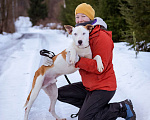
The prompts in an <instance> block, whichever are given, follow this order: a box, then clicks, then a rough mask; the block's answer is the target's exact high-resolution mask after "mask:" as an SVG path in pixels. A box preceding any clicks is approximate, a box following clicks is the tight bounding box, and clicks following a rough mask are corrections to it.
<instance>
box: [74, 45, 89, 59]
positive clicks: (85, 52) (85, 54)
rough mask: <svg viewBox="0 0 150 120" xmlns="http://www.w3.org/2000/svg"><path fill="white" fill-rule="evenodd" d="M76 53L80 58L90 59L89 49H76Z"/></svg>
mask: <svg viewBox="0 0 150 120" xmlns="http://www.w3.org/2000/svg"><path fill="white" fill-rule="evenodd" d="M76 52H77V54H78V55H79V56H80V57H85V58H89V59H92V52H91V49H90V47H88V48H85V49H77V50H76Z"/></svg>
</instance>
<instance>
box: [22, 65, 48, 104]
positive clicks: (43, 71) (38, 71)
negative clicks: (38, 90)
mask: <svg viewBox="0 0 150 120" xmlns="http://www.w3.org/2000/svg"><path fill="white" fill-rule="evenodd" d="M47 68H48V67H46V66H43V65H42V66H41V67H40V68H39V69H38V70H37V71H36V72H35V75H34V79H33V83H32V88H31V91H30V93H29V95H28V97H27V100H26V102H25V104H24V107H26V106H27V104H28V102H29V100H30V97H31V93H32V91H33V89H34V87H35V84H36V82H37V78H38V77H39V76H40V75H42V76H44V74H45V72H46V70H47ZM43 79H44V78H43Z"/></svg>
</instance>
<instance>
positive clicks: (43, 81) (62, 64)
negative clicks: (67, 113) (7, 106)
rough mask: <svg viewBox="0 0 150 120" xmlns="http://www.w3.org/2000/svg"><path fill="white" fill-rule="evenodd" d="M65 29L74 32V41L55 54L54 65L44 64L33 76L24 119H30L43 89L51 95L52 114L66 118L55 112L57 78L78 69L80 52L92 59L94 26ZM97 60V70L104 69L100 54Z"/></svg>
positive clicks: (66, 26)
mask: <svg viewBox="0 0 150 120" xmlns="http://www.w3.org/2000/svg"><path fill="white" fill-rule="evenodd" d="M64 27H65V29H66V30H67V32H68V33H69V34H72V38H73V42H72V44H71V45H70V47H68V48H67V49H65V50H63V51H62V52H61V53H59V54H57V55H56V56H54V57H53V58H52V59H53V65H52V66H44V65H42V66H41V67H40V68H39V69H38V70H37V71H36V72H35V75H34V78H33V83H32V88H31V91H30V93H29V95H28V97H27V100H26V103H25V105H24V107H25V115H24V120H28V114H29V112H30V109H31V107H32V104H33V102H34V101H35V99H36V98H37V96H38V94H39V92H40V90H41V89H43V90H44V91H45V93H46V94H47V95H48V96H49V98H50V101H51V104H50V108H49V112H50V113H51V114H52V116H53V117H55V118H56V120H66V119H65V118H60V117H59V116H58V115H57V114H56V113H55V104H56V101H57V97H58V88H57V86H56V81H57V80H56V78H57V77H58V76H60V75H64V74H71V73H73V72H75V71H76V70H78V69H79V68H75V67H74V64H75V61H76V60H75V59H76V55H77V54H78V55H79V56H80V57H86V58H90V59H92V52H91V49H90V45H89V33H90V31H91V30H92V29H93V26H92V25H90V24H88V25H86V26H77V27H72V26H70V25H65V26H64ZM67 53H70V58H69V62H70V64H68V62H67V61H66V55H67ZM94 59H95V60H96V61H97V70H98V71H99V72H102V71H103V64H102V60H101V57H100V56H99V55H97V56H95V58H94Z"/></svg>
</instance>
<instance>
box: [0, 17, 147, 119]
mask: <svg viewBox="0 0 150 120" xmlns="http://www.w3.org/2000/svg"><path fill="white" fill-rule="evenodd" d="M23 20H24V21H21V22H23V23H20V22H18V23H16V24H17V27H18V28H17V30H18V32H16V33H14V34H7V33H5V35H1V34H0V120H23V116H24V108H23V106H24V103H25V101H26V98H27V96H28V93H29V91H30V89H31V85H32V80H33V76H34V72H35V71H36V70H37V69H38V67H39V66H41V64H42V60H43V57H41V56H40V55H39V51H40V50H41V49H48V50H51V51H53V52H55V53H56V54H57V53H59V52H61V51H62V50H63V49H65V48H67V46H68V45H69V44H70V42H71V38H70V37H66V35H64V34H63V33H62V31H58V30H50V29H39V27H31V24H30V23H29V21H28V20H25V18H24V19H23ZM23 24H24V25H23ZM21 25H23V28H20V26H21ZM128 48H129V47H127V46H126V43H115V47H114V59H113V63H114V70H115V73H116V77H117V84H118V88H117V92H116V94H115V96H114V98H113V99H112V100H111V102H118V101H122V100H124V99H127V98H129V99H131V100H132V102H133V105H134V109H135V112H136V114H137V120H150V110H149V108H150V102H149V99H150V94H149V92H148V91H149V89H150V72H149V71H150V64H149V62H148V61H150V53H148V52H140V53H139V55H138V57H137V58H135V52H134V51H133V50H128ZM68 77H69V79H70V81H71V82H72V83H73V82H77V81H81V78H80V75H79V73H78V72H75V73H73V74H71V75H68ZM66 84H68V83H67V82H66V80H65V78H64V76H61V77H59V78H58V82H57V85H58V87H60V86H63V85H66ZM49 105H50V101H49V98H48V96H47V95H46V94H45V93H44V91H43V90H41V91H40V93H39V95H38V97H37V99H36V101H35V102H34V104H33V106H32V108H31V111H30V114H29V120H55V119H54V118H53V117H52V115H51V114H50V113H49V112H48V109H49ZM56 112H57V114H59V116H61V117H63V118H67V120H77V118H74V119H72V118H70V115H71V114H72V113H77V112H78V108H76V107H74V106H72V105H69V104H66V103H62V102H59V101H57V104H56ZM117 120H123V119H122V118H118V119H117Z"/></svg>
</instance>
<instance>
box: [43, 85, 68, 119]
mask: <svg viewBox="0 0 150 120" xmlns="http://www.w3.org/2000/svg"><path fill="white" fill-rule="evenodd" d="M43 90H44V91H45V93H46V94H47V95H48V96H49V98H50V101H51V104H50V108H49V112H51V114H52V115H53V117H55V118H56V120H66V119H65V118H63V119H61V118H60V117H58V116H57V115H56V112H55V104H56V101H57V97H58V88H57V86H56V83H52V84H50V85H49V86H47V87H46V88H44V89H43Z"/></svg>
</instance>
